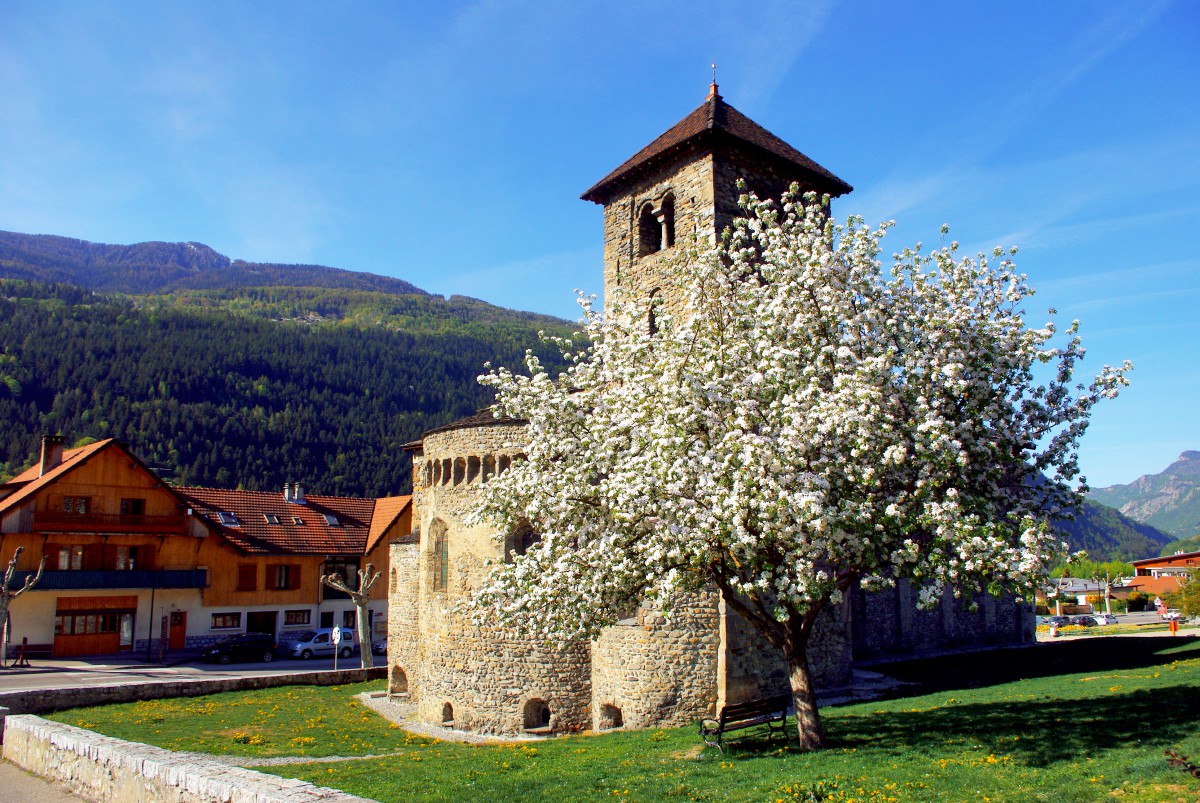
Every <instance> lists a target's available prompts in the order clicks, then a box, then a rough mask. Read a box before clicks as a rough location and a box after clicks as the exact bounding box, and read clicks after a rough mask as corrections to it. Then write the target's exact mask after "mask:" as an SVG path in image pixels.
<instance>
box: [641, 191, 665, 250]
mask: <svg viewBox="0 0 1200 803" xmlns="http://www.w3.org/2000/svg"><path fill="white" fill-rule="evenodd" d="M661 250H662V224H661V223H659V222H658V217H657V216H656V215H655V214H654V206H653V205H652V204H643V205H642V211H641V214H639V215H638V256H641V257H644V256H648V255H650V254H654V253H657V252H659V251H661Z"/></svg>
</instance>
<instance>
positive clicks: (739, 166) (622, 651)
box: [388, 84, 1034, 733]
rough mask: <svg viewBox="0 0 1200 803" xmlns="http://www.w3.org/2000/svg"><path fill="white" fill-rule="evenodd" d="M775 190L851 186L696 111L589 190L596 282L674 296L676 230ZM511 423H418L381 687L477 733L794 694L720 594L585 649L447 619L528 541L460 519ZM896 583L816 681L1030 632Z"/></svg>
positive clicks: (859, 609) (649, 717) (642, 721)
mask: <svg viewBox="0 0 1200 803" xmlns="http://www.w3.org/2000/svg"><path fill="white" fill-rule="evenodd" d="M738 179H742V180H744V181H745V182H746V183H747V184H748V186H749V188H750V189H752V190H753V191H755V192H756V193H757V194H758V196H759V197H761V198H766V197H774V198H778V197H779V196H780V195H781V194H782V193H783V191H784V190H786V189H787V188H788V187H789V186H790V185H791V183H793V182H796V183H798V184H799V185H800V186H801V187H802V188H803V189H804V190H805V191H809V190H812V191H815V192H817V193H819V194H826V195H829V196H830V197H837V196H840V195H844V194H845V193H848V192H850V190H851V187H850V185H849V184H847V183H845V182H844V181H842V180H841V179H840V178H838V177H837V176H836V175H834V174H833V173H831V172H830V171H828V170H826V169H825V168H824V167H822V166H821V165H819V164H817V163H816V162H814V161H813V160H811V159H809V158H808V157H807V156H805V155H804V154H802V153H801V152H800V151H798V150H796V149H795V148H793V147H792V146H791V145H789V144H787V143H786V142H784V141H783V140H782V139H780V138H779V137H777V136H775V135H774V134H772V133H770V132H769V131H767V130H766V129H764V128H763V127H761V126H759V125H758V124H757V123H755V122H754V121H752V120H750V119H749V118H748V117H746V116H745V115H743V114H742V113H740V112H739V111H737V110H736V109H734V108H733V107H732V106H730V105H729V104H727V103H726V102H725V101H724V99H723V98H722V97H721V96H720V95H719V94H718V93H717V86H716V84H713V85H712V87H711V88H710V92H709V95H708V97H707V98H706V99H705V101H704V103H703V104H702V105H701V106H700V107H699V108H697V109H696V110H695V111H693V112H692V113H691V114H689V115H687V116H686V117H684V118H683V119H682V120H681V121H679V123H677V124H676V125H674V126H673V127H672V128H670V129H669V130H668V131H667V132H666V133H664V134H662V135H661V136H659V137H658V138H657V139H655V140H654V141H653V142H651V143H650V144H649V145H647V146H646V147H645V148H643V149H642V150H640V151H638V152H637V153H636V154H634V155H633V156H632V157H630V158H629V159H628V160H627V161H625V162H624V163H623V164H622V165H620V166H619V167H617V169H615V170H614V171H613V172H612V173H610V174H609V175H608V176H606V177H605V178H603V179H602V180H601V181H600V182H598V183H597V184H596V185H595V186H593V187H592V188H591V189H589V190H588V191H587V192H585V193H584V194H583V196H582V197H583V199H584V200H587V201H592V202H594V203H597V204H600V205H601V206H602V207H603V208H604V286H605V289H606V290H610V289H611V288H614V287H617V286H621V287H625V288H629V289H632V290H633V291H635V292H637V293H638V294H640V295H642V296H644V297H656V296H658V297H661V298H662V301H663V303H665V304H673V303H675V302H676V301H677V298H678V297H677V295H675V294H673V291H674V290H677V288H672V287H670V286H666V283H665V281H664V280H663V279H662V278H661V276H662V267H663V260H664V259H665V258H667V257H668V256H669V255H670V253H671V250H672V248H673V247H674V245H675V238H676V234H677V233H679V234H680V235H681V236H682V235H683V234H685V233H692V232H694V233H697V234H699V235H700V236H702V237H709V238H712V239H713V240H714V241H715V238H716V237H717V236H718V234H719V232H721V231H722V230H724V229H725V227H727V226H728V225H729V224H730V223H731V221H732V220H733V219H734V217H735V216H736V215H737V213H738V207H737V196H738V191H737V189H736V181H737V180H738ZM522 437H523V434H522V424H521V423H520V422H517V421H511V420H503V419H496V418H494V417H493V416H492V414H491V413H490V412H488V411H484V412H481V413H479V414H477V415H474V416H471V417H468V418H464V419H461V420H459V421H455V422H453V423H451V424H448V425H446V426H443V427H439V428H437V429H434V430H431V431H429V432H426V433H425V435H424V436H423V438H422V439H421V440H420V441H418V442H416V443H413V444H409V446H408V447H407V449H408V450H409V452H410V453H411V456H412V477H413V497H412V504H413V517H412V521H413V532H412V534H411V535H407V536H400V537H398V538H395V539H393V542H392V544H391V553H390V572H389V578H388V581H389V610H388V665H389V689H390V691H391V692H392V693H394V694H407V695H408V697H409V699H410V700H411V701H412V702H413V703H414V704H415V708H416V711H417V715H418V716H419V718H420V719H421V720H422V721H425V722H431V723H436V724H448V725H452V726H453V727H455V728H460V729H465V730H474V731H479V732H488V733H519V732H534V733H550V732H573V731H581V730H596V731H600V730H606V729H611V728H616V727H627V728H630V727H632V728H644V727H651V726H676V725H684V724H691V723H694V722H695V721H696V720H697V719H699V718H700V717H703V716H712V715H713V714H714V712H715V711H716V709H717V708H718V707H719V706H721V705H724V704H725V703H736V702H741V701H745V700H748V699H754V698H757V697H759V696H762V695H770V694H779V693H783V692H786V691H787V689H788V680H787V672H786V668H785V666H784V663H783V661H782V659H781V657H780V656H779V655H778V654H776V653H775V652H774V651H773V648H772V647H770V646H769V645H767V644H766V643H765V642H764V641H762V640H761V638H759V637H758V635H757V634H756V633H755V632H754V631H753V630H752V629H751V628H750V627H749V625H747V624H746V623H745V622H744V621H743V620H741V619H740V617H738V616H737V615H736V614H735V613H734V612H733V611H731V610H727V609H726V606H725V605H724V603H723V602H722V600H721V599H720V595H719V593H717V592H716V591H713V592H708V593H700V594H697V595H695V596H693V597H692V598H690V599H689V600H687V601H686V603H684V604H682V605H680V606H679V607H678V608H676V609H675V610H673V611H672V614H671V617H670V619H669V620H668V619H666V618H664V616H663V615H662V614H661V613H660V612H658V611H656V610H653V609H650V608H648V607H646V606H643V607H642V608H640V609H639V610H637V611H636V612H634V613H633V614H632V615H631V616H630V617H629V618H627V619H624V620H621V621H620V622H618V623H617V624H615V625H613V626H612V627H609V628H608V629H606V630H605V631H604V632H603V633H602V634H601V635H600V636H599V637H598V638H597V639H595V640H593V641H578V642H573V643H568V644H565V645H555V646H548V645H546V644H544V643H542V642H540V641H536V640H531V639H524V638H521V637H519V636H517V635H515V634H514V633H510V632H506V631H504V630H502V629H499V628H494V627H486V628H477V627H474V626H473V625H472V624H471V622H470V620H469V618H468V617H467V616H464V615H463V614H461V613H459V612H458V611H456V609H455V606H456V603H458V602H459V601H460V600H463V599H465V598H467V597H469V596H471V595H472V593H473V591H474V589H476V588H478V587H479V586H480V585H481V584H482V582H483V580H484V578H485V577H486V573H487V569H486V567H485V561H487V560H488V559H493V560H499V559H501V558H502V557H503V556H504V555H505V554H507V553H508V552H509V551H511V550H514V549H515V550H517V551H521V550H523V549H524V548H525V547H526V546H528V544H523V543H520V541H521V539H522V536H521V535H520V534H515V535H508V536H500V535H498V534H497V533H495V532H493V531H491V530H489V529H488V528H486V527H481V526H468V525H467V524H466V523H465V516H466V513H467V511H468V510H469V508H470V506H471V505H472V501H473V499H474V495H475V493H476V491H477V489H478V486H479V484H480V483H482V482H484V481H486V480H487V478H488V477H489V476H492V475H495V474H497V473H499V472H503V471H504V470H506V469H507V468H508V467H509V466H510V465H511V464H512V461H514V460H518V459H520V458H521V443H522ZM915 602H916V600H915V595H914V594H913V593H912V592H911V590H910V589H909V588H908V587H907V586H906V585H904V584H903V583H901V584H899V585H898V587H897V588H895V589H891V590H888V591H885V592H879V593H866V592H857V593H855V594H853V595H851V596H850V597H849V598H848V599H847V601H846V602H843V603H842V604H841V605H839V606H837V607H836V608H833V609H832V610H831V611H830V612H829V613H828V615H826V616H825V618H824V620H823V621H822V622H821V623H820V624H819V627H818V631H817V633H816V635H815V636H814V640H813V644H812V646H811V648H810V659H811V662H812V668H813V672H814V676H815V679H816V682H817V685H818V687H824V688H833V687H837V686H838V685H841V684H844V683H845V682H846V681H847V680H848V678H849V675H850V670H851V668H852V666H853V663H854V661H855V660H862V659H867V658H874V657H879V656H884V655H889V654H896V655H900V654H907V653H914V652H924V651H929V650H940V649H954V648H961V647H965V646H971V645H976V644H997V643H1020V642H1025V641H1032V640H1033V630H1034V626H1033V616H1032V613H1031V611H1030V609H1029V608H1028V606H1025V605H1023V604H1022V603H1021V602H1020V601H1019V600H996V599H994V598H992V597H988V596H984V597H983V598H981V599H980V600H979V603H980V604H979V606H978V609H977V610H975V611H968V610H966V609H965V607H964V606H962V605H961V604H958V603H955V602H954V601H952V600H951V599H949V598H947V599H946V600H944V601H943V603H942V604H941V605H940V606H939V607H938V608H937V609H935V610H933V611H918V610H917V609H916V607H915Z"/></svg>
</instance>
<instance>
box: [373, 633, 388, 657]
mask: <svg viewBox="0 0 1200 803" xmlns="http://www.w3.org/2000/svg"><path fill="white" fill-rule="evenodd" d="M371 652H373V653H375V654H376V655H387V638H386V637H384V638H380V639H375V640H374V641H372V642H371Z"/></svg>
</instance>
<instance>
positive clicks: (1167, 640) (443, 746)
mask: <svg viewBox="0 0 1200 803" xmlns="http://www.w3.org/2000/svg"><path fill="white" fill-rule="evenodd" d="M884 671H886V672H888V674H891V675H893V676H896V677H899V678H901V679H904V680H910V681H915V682H918V683H920V684H922V685H921V687H920V689H919V691H918V693H917V694H915V695H913V696H909V697H905V698H900V699H893V700H889V701H885V702H871V703H861V704H856V705H847V706H841V707H837V708H828V709H826V710H825V711H824V716H825V726H826V730H827V736H828V744H829V747H828V749H826V750H823V751H821V752H818V753H813V754H803V753H798V752H794V751H792V750H790V749H789V748H788V747H787V746H786V745H785V744H784V743H783V741H782V740H779V739H776V740H774V741H770V740H767V739H766V738H765V737H764V736H763V735H762V734H761V733H758V732H753V731H752V732H750V735H749V736H748V737H746V738H743V739H739V740H737V741H735V742H733V743H732V745H731V749H730V750H729V752H727V753H726V754H724V755H722V754H720V753H718V752H717V751H716V750H714V749H711V748H708V749H702V744H701V743H700V740H699V738H698V737H697V736H696V733H695V730H694V729H692V728H682V729H673V730H649V731H632V732H617V733H609V734H606V735H602V736H577V737H570V738H559V739H552V740H547V741H543V742H537V743H533V744H529V743H526V744H522V745H504V746H487V747H472V746H468V745H463V744H458V743H451V742H439V741H433V740H428V739H421V738H417V737H413V736H410V735H407V734H406V733H405V732H404V731H402V730H400V729H397V728H395V727H393V726H390V725H389V723H387V722H386V721H384V720H382V719H380V718H378V717H377V716H376V715H375V714H373V713H372V712H370V711H369V710H367V709H365V708H363V707H362V706H360V705H359V704H358V703H357V702H355V701H354V700H353V699H352V697H353V695H354V694H356V693H358V692H360V691H363V690H365V689H367V688H378V687H379V684H365V685H361V686H344V687H340V688H338V687H329V688H314V687H290V688H283V689H273V690H265V691H260V692H240V693H231V694H221V695H213V696H210V697H203V698H192V699H187V700H163V701H155V702H148V703H136V704H128V705H117V706H107V707H98V708H89V709H76V710H73V711H64V712H61V713H59V714H57V715H55V716H54V719H57V720H59V721H62V722H67V723H70V724H74V725H82V726H84V727H90V728H93V729H94V730H97V731H100V732H102V733H107V734H111V735H113V736H119V737H121V738H126V739H134V740H137V741H143V742H148V743H151V744H156V745H160V746H163V747H168V748H172V749H186V750H200V751H204V752H212V753H224V754H235V755H244V756H305V757H311V758H316V757H319V756H331V755H343V756H363V755H371V754H375V755H379V754H385V753H386V754H389V755H386V756H385V757H380V758H364V759H359V760H352V761H344V762H337V763H315V762H307V763H295V764H288V765H285V766H275V767H264V768H262V769H263V770H264V771H268V772H274V773H276V774H279V775H284V776H287V777H300V778H304V779H306V780H311V781H313V782H315V783H318V784H321V785H324V786H333V787H336V788H339V789H344V790H346V791H348V792H353V793H355V794H359V795H362V796H364V797H370V798H375V799H376V800H381V801H402V800H403V801H407V800H455V801H469V800H488V801H494V802H499V801H507V800H518V799H524V800H594V799H600V798H608V799H614V798H615V799H621V800H747V801H759V800H765V801H776V800H801V801H851V800H854V801H924V800H944V801H966V800H978V801H985V800H992V801H1002V800H1003V801H1032V800H1046V801H1055V802H1056V803H1059V802H1060V801H1099V800H1124V801H1139V803H1140V801H1196V800H1200V779H1196V778H1193V777H1192V776H1191V775H1189V774H1187V773H1185V772H1182V771H1180V770H1179V769H1175V768H1172V767H1171V766H1169V765H1168V763H1167V760H1166V756H1165V755H1164V750H1167V749H1173V750H1177V751H1178V752H1179V753H1181V754H1183V755H1187V756H1191V757H1192V760H1193V761H1195V762H1196V763H1200V639H1190V638H1189V639H1182V638H1171V637H1166V636H1164V637H1150V638H1116V637H1108V638H1089V639H1079V640H1069V641H1067V642H1065V643H1057V642H1056V643H1053V644H1042V645H1039V646H1037V647H1035V648H1031V649H1027V650H1007V651H999V652H994V653H975V654H970V655H964V656H953V657H946V658H939V659H929V660H924V661H912V662H907V663H903V664H892V665H889V666H888V667H886V668H885V669H884Z"/></svg>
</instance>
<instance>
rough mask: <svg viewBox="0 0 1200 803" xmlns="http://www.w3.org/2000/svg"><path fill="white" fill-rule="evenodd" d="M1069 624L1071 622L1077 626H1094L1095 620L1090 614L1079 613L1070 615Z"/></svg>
mask: <svg viewBox="0 0 1200 803" xmlns="http://www.w3.org/2000/svg"><path fill="white" fill-rule="evenodd" d="M1071 624H1073V625H1075V626H1077V627H1095V626H1096V620H1095V618H1093V617H1091V616H1088V615H1086V614H1081V615H1079V616H1074V617H1072V618H1071Z"/></svg>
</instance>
